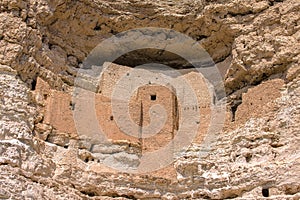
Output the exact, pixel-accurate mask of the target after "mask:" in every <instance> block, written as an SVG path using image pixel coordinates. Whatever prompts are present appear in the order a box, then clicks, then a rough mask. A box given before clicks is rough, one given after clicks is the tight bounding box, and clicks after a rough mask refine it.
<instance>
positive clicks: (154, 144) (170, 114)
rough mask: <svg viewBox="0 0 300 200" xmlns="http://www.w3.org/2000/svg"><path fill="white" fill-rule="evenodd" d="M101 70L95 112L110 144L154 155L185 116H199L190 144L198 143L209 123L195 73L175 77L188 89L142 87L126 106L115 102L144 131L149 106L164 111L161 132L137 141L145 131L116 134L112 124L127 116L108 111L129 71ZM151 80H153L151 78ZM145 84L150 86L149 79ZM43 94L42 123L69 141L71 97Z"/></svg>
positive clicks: (207, 99) (207, 103) (202, 85)
mask: <svg viewBox="0 0 300 200" xmlns="http://www.w3.org/2000/svg"><path fill="white" fill-rule="evenodd" d="M105 67H106V71H105V72H104V73H103V74H101V79H100V83H99V93H98V94H96V95H95V110H96V116H97V119H98V122H99V125H100V127H101V129H102V132H103V133H105V134H106V136H107V138H108V139H110V140H112V141H118V140H127V141H129V142H132V143H140V144H142V145H143V150H144V151H154V150H156V149H159V148H161V147H163V146H165V145H166V144H168V143H169V142H170V141H171V140H172V139H173V138H174V135H176V133H177V129H178V126H179V125H180V124H181V123H182V120H183V119H185V118H186V117H187V116H188V115H196V114H197V113H199V112H200V118H199V119H195V120H196V121H195V123H197V124H199V129H198V134H197V136H196V138H195V141H194V142H201V141H202V139H203V136H204V135H205V134H206V132H207V130H208V126H209V123H210V118H211V104H212V96H211V94H210V91H209V90H208V87H207V85H206V82H205V79H204V77H203V76H201V75H200V74H199V73H196V72H190V73H187V74H184V75H182V76H179V77H178V79H180V78H181V79H184V80H185V81H186V83H187V85H188V86H184V84H182V85H179V86H178V85H177V86H176V87H177V89H175V88H173V87H170V86H168V85H155V84H147V85H143V86H141V87H139V88H138V89H137V90H136V91H135V92H134V93H133V95H132V96H131V98H130V101H129V102H124V101H123V100H120V99H119V100H117V101H116V102H117V104H118V105H114V106H117V108H116V109H117V110H118V111H121V110H120V109H121V108H123V109H124V108H125V109H127V108H128V106H129V114H130V117H131V120H132V122H133V123H136V124H137V125H141V126H143V127H146V126H147V125H149V123H150V115H149V111H150V108H151V107H152V106H153V105H155V104H158V105H161V106H162V107H163V108H164V109H165V111H166V113H167V118H166V123H165V124H164V125H163V127H162V128H161V130H160V131H159V132H158V133H157V134H156V135H155V136H151V137H149V138H144V139H140V138H141V135H142V134H143V130H144V131H145V130H146V129H145V128H144V129H142V130H138V129H132V130H130V129H129V130H126V131H125V130H120V126H119V125H118V124H117V123H116V122H117V121H118V122H119V121H122V120H123V119H124V118H128V116H127V115H126V110H124V111H121V115H120V116H115V115H114V114H113V111H112V100H111V98H110V97H111V95H112V91H113V89H114V87H115V85H114V84H116V83H117V82H118V81H119V79H120V78H121V77H122V76H127V77H128V76H129V77H128V78H129V79H130V78H131V79H134V78H135V77H130V68H129V67H126V66H120V65H116V64H106V66H105ZM140 73H146V70H144V71H143V70H141V72H140ZM147 73H149V72H147ZM151 76H152V75H151ZM153 77H155V75H154V74H153ZM153 77H152V78H153ZM175 82H176V78H175ZM149 83H151V80H150V79H149ZM47 87H49V86H46V85H45V83H44V82H42V81H41V80H40V79H39V80H38V82H37V88H47ZM184 87H191V88H192V91H191V92H193V93H194V95H195V94H196V95H197V96H196V99H197V100H198V105H197V104H195V105H194V104H193V103H190V102H191V99H190V96H191V95H192V94H188V93H187V92H186V91H188V90H187V88H184ZM39 91H40V93H43V92H42V91H43V89H39ZM47 92H48V93H49V95H48V96H49V97H48V98H47V99H46V105H45V114H44V115H45V116H44V121H43V123H45V124H48V125H51V127H53V132H55V135H63V136H64V138H66V137H70V136H71V137H73V138H75V137H78V135H77V131H76V127H75V123H74V119H73V111H74V109H76V105H75V104H74V103H73V102H72V97H71V94H67V93H65V92H60V91H56V90H50V89H49V88H48V89H47V90H46V93H47ZM100 92H101V93H100ZM44 93H45V91H44ZM43 95H44V94H43ZM153 95H155V100H153V99H152V100H151V98H152V96H153ZM176 96H177V97H178V98H181V99H182V100H183V102H179V100H178V99H177V97H176ZM114 103H115V102H114ZM127 103H128V105H127ZM122 112H124V114H122ZM158 117H159V115H158ZM125 125H126V124H125ZM126 127H130V126H126ZM185 131H190V130H185ZM126 132H129V133H130V135H127V134H125V133H126Z"/></svg>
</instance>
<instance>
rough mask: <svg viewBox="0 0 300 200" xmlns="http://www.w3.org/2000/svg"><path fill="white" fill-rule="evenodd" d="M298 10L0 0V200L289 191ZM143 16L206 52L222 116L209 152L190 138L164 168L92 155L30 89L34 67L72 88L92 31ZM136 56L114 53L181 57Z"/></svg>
mask: <svg viewBox="0 0 300 200" xmlns="http://www.w3.org/2000/svg"><path fill="white" fill-rule="evenodd" d="M299 13H300V2H299V1H298V0H283V1H274V0H261V1H256V0H247V1H241V0H230V1H223V0H218V1H205V0H197V1H190V0H184V1H158V0H154V1H143V2H140V1H131V0H130V1H114V2H111V1H105V0H96V1H90V0H80V1H70V0H66V1H58V0H54V1H46V0H26V1H21V0H14V1H10V0H1V1H0V83H1V84H0V100H1V102H0V152H1V153H0V168H1V170H0V180H1V181H0V199H28V198H31V199H110V198H116V199H189V198H194V199H224V198H237V199H238V198H239V199H246V198H249V199H260V198H264V197H263V194H262V189H264V190H263V192H264V193H266V192H267V191H268V193H269V196H270V198H272V199H300V184H299V183H300V176H299V174H300V150H299V146H300V145H299V144H300V135H299V133H300V126H299V124H300V117H299V116H300V106H299V102H300V75H299V74H300V67H299V66H300V24H299V23H300V14H299ZM150 26H151V27H162V28H171V29H174V30H176V31H179V32H181V33H184V34H187V35H189V36H190V37H192V38H193V39H195V40H197V41H199V42H200V43H201V45H202V46H203V47H204V48H205V49H206V50H207V52H208V53H209V54H210V55H211V57H212V58H213V60H214V61H215V62H216V63H217V65H218V66H219V67H220V69H221V71H222V75H224V84H225V88H226V92H227V94H228V113H227V119H226V124H225V127H224V130H223V131H222V132H220V133H218V137H217V138H215V140H214V147H213V149H212V150H211V151H209V152H207V153H203V152H202V151H203V149H202V148H201V144H196V143H195V144H193V145H191V147H190V148H189V149H188V151H187V152H185V153H184V154H183V155H181V156H180V157H179V159H178V160H176V161H175V162H174V163H173V164H172V166H169V168H167V170H166V171H165V172H159V171H158V172H154V173H151V174H128V173H121V172H117V171H114V170H112V169H110V168H108V167H106V166H105V165H103V164H102V163H98V162H97V160H95V159H94V157H93V155H92V153H91V152H90V151H88V148H87V146H89V145H90V144H89V142H88V140H84V139H83V140H82V141H80V143H78V141H77V139H76V138H68V137H67V136H64V138H61V137H62V136H61V135H59V137H60V138H59V137H56V135H55V134H54V133H53V132H51V131H52V127H50V126H45V125H43V123H41V122H43V120H44V119H43V118H44V113H43V111H42V110H43V109H42V108H43V103H44V98H47V96H40V97H37V96H36V94H35V92H33V91H32V90H35V89H36V88H35V87H36V81H37V77H40V78H41V79H43V80H44V81H45V82H47V83H48V84H49V85H50V87H51V89H56V90H59V91H64V92H69V91H71V90H72V86H73V85H74V77H75V76H76V73H77V71H78V68H79V67H80V66H81V63H82V62H83V60H84V58H85V57H86V56H87V55H88V54H89V52H90V51H91V50H92V49H93V48H94V47H95V46H96V45H97V44H98V43H99V42H100V41H102V40H103V39H105V38H108V37H110V36H112V35H114V34H116V33H120V32H122V31H125V30H129V29H131V28H139V27H150ZM142 54H147V56H145V57H144V58H142V59H140V57H141V53H140V52H133V53H132V54H131V55H130V56H129V57H124V58H121V59H120V60H119V61H118V62H119V63H120V64H124V65H132V64H135V63H140V62H146V61H159V62H163V63H165V64H170V65H171V66H173V67H177V68H178V67H179V66H185V63H184V61H182V60H180V59H179V58H178V57H176V56H175V57H174V55H173V54H170V53H169V52H163V51H162V52H160V51H153V50H147V51H145V52H143V53H142ZM157 54H159V55H160V56H157ZM157 57H158V58H159V59H156V58H157ZM132 60H133V61H132ZM178 63H179V64H178ZM185 67H188V66H185ZM265 90H268V91H266V93H265ZM258 96H259V98H261V99H257V97H258ZM263 104H267V105H266V106H265V105H263ZM49 136H51V137H52V138H51V137H50V138H49ZM65 139H67V140H68V141H67V145H66V146H64V145H65V144H66V143H61V142H60V141H62V140H65ZM126 145H127V144H126V143H124V146H126ZM119 156H120V157H122V155H121V154H120V155H119ZM168 169H169V170H168Z"/></svg>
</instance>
